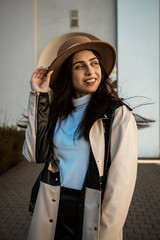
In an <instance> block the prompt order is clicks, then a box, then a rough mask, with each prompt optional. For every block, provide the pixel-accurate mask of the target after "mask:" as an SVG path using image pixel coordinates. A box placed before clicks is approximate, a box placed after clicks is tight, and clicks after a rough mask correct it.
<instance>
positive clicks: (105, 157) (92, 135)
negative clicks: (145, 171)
mask: <svg viewBox="0 0 160 240" xmlns="http://www.w3.org/2000/svg"><path fill="white" fill-rule="evenodd" d="M115 62H116V52H115V49H114V48H113V46H112V45H110V44H109V43H107V42H103V41H92V40H90V39H88V38H87V37H84V36H77V37H73V38H71V39H68V40H67V41H65V42H64V43H63V44H62V45H61V47H60V48H59V51H58V55H57V57H56V58H55V59H54V61H53V62H52V64H51V65H50V67H49V68H43V67H41V68H38V69H37V70H36V71H35V72H34V73H33V75H32V78H31V89H32V91H31V93H30V97H29V122H28V125H27V128H26V138H25V142H24V146H23V154H24V156H25V157H26V159H27V160H29V161H32V162H36V163H45V166H44V169H43V171H42V173H41V174H40V176H39V178H38V179H37V182H36V184H35V186H34V187H33V191H32V198H31V206H30V209H31V208H32V209H31V210H34V212H33V217H32V221H31V225H30V229H29V235H28V239H29V240H51V239H52V240H53V239H55V240H62V239H63V240H73V239H74V240H106V239H108V240H119V239H122V228H123V225H124V223H125V220H126V216H127V213H128V209H129V206H130V202H131V199H132V195H133V191H134V186H135V181H136V173H137V125H136V122H135V119H134V116H133V114H132V113H131V109H129V108H128V107H127V106H126V105H125V104H124V103H123V102H122V100H121V99H120V98H119V97H118V96H117V94H116V93H115V91H114V89H113V87H112V83H111V82H110V80H109V75H110V74H111V72H112V70H113V68H114V66H115ZM39 183H40V184H39ZM37 186H38V190H37ZM37 191H38V194H37Z"/></svg>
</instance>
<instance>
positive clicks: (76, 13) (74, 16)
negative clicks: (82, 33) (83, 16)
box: [71, 10, 79, 27]
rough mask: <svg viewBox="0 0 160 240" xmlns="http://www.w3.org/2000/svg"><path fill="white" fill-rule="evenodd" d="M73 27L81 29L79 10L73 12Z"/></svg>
mask: <svg viewBox="0 0 160 240" xmlns="http://www.w3.org/2000/svg"><path fill="white" fill-rule="evenodd" d="M71 27H79V24H78V10H71Z"/></svg>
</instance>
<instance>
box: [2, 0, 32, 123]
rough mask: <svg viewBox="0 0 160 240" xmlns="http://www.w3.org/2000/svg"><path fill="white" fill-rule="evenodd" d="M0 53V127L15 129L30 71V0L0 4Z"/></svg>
mask: <svg viewBox="0 0 160 240" xmlns="http://www.w3.org/2000/svg"><path fill="white" fill-rule="evenodd" d="M0 53H1V54H0V125H2V124H3V123H5V124H6V125H10V124H13V125H15V124H16V121H17V119H18V118H19V117H20V115H21V114H22V113H24V108H25V107H26V105H27V97H28V92H29V84H28V82H29V78H30V76H31V73H32V72H33V69H34V2H33V0H27V1H26V0H12V1H11V0H1V1H0Z"/></svg>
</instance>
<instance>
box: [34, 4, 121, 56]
mask: <svg viewBox="0 0 160 240" xmlns="http://www.w3.org/2000/svg"><path fill="white" fill-rule="evenodd" d="M36 1H37V8H38V14H37V23H38V24H37V25H38V26H37V28H38V31H37V32H38V43H37V47H38V56H40V54H41V52H42V51H43V49H44V48H45V46H46V45H48V43H49V42H51V41H52V40H53V39H54V38H56V37H58V36H60V35H62V34H64V33H68V32H86V33H89V34H92V35H95V36H96V37H98V38H100V39H103V40H104V41H108V42H110V43H112V44H113V45H114V46H115V47H116V39H117V38H116V20H117V19H116V0H98V1H97V0H81V1H78V0H65V1H64V0H36ZM71 10H78V14H79V27H78V28H71V27H70V13H71Z"/></svg>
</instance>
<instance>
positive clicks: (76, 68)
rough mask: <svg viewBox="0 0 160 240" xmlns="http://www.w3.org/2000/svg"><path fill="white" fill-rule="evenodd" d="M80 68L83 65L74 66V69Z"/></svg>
mask: <svg viewBox="0 0 160 240" xmlns="http://www.w3.org/2000/svg"><path fill="white" fill-rule="evenodd" d="M80 68H83V65H77V66H75V69H76V70H78V69H80Z"/></svg>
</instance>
